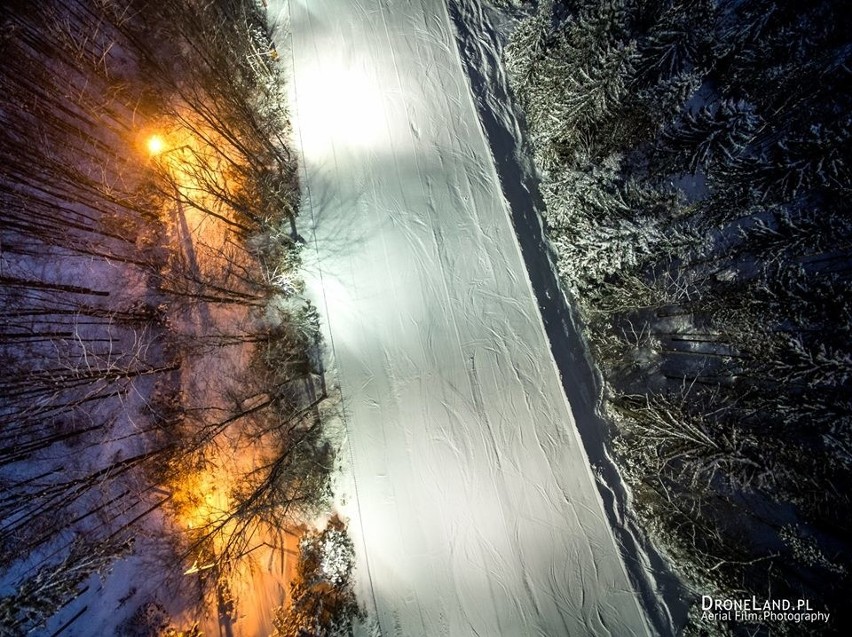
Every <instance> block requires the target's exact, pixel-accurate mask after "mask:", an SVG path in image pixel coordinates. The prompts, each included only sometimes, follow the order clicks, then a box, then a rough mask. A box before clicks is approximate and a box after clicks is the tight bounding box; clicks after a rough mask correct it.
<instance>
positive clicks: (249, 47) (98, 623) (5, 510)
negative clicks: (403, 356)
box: [0, 0, 346, 637]
mask: <svg viewBox="0 0 852 637" xmlns="http://www.w3.org/2000/svg"><path fill="white" fill-rule="evenodd" d="M12 4H13V5H14V6H11V5H7V4H4V5H3V8H2V12H0V21H2V25H3V27H4V33H5V34H6V35H5V36H4V38H3V40H2V42H0V45H2V53H3V55H4V60H5V61H6V62H5V63H4V65H3V68H2V70H1V71H0V82H2V87H3V101H2V102H0V118H2V124H3V126H2V133H0V134H2V145H0V153H2V161H3V172H2V174H0V204H2V208H0V214H2V221H3V224H2V227H0V232H2V235H0V249H2V252H1V253H0V276H2V289H0V294H2V304H3V308H4V317H3V322H2V330H0V360H2V363H3V368H2V371H0V396H2V403H0V416H2V429H0V441H2V446H0V484H2V497H1V498H0V507H1V508H0V531H2V541H0V569H2V570H1V571H0V573H2V579H0V634H2V635H4V636H6V635H10V636H17V635H23V634H29V633H33V632H38V633H43V634H56V635H59V634H63V635H80V636H86V637H87V636H90V635H104V634H116V635H145V636H148V635H160V634H170V635H171V634H180V635H195V634H198V633H199V632H203V633H204V634H220V633H221V634H243V635H255V634H269V633H271V632H272V631H273V621H275V620H280V619H281V618H282V617H284V616H285V615H286V613H284V614H283V615H282V613H283V611H281V612H278V611H279V610H280V607H281V605H282V603H283V602H284V601H285V598H286V597H287V593H288V590H289V588H290V580H291V579H293V576H294V575H296V580H298V576H299V573H303V574H304V572H305V568H306V567H305V566H304V564H302V562H303V560H301V561H300V559H296V558H297V557H298V556H301V557H304V554H303V553H302V551H301V548H299V550H297V544H298V542H297V536H298V535H299V534H301V532H302V530H303V529H302V527H301V525H302V524H303V523H305V522H310V521H313V520H314V519H315V518H316V516H317V515H320V514H322V515H327V507H328V505H329V503H330V495H329V477H330V472H331V471H332V468H333V462H334V460H333V458H334V449H333V444H334V443H333V441H330V440H328V439H327V437H326V435H325V433H324V432H323V431H322V427H321V423H322V422H323V418H322V414H321V410H322V409H323V408H324V403H323V401H324V399H325V396H326V394H325V388H324V384H323V382H322V376H321V374H322V369H321V367H318V366H317V364H316V361H317V356H316V352H317V347H318V343H317V338H318V332H317V323H316V317H315V313H314V312H313V310H312V308H311V306H310V304H309V303H307V302H306V301H305V300H304V298H303V297H302V296H301V288H302V284H301V282H300V279H299V275H298V268H299V244H298V242H297V241H295V240H294V238H293V236H292V218H293V216H294V215H295V207H296V205H297V204H298V188H297V184H296V180H295V177H294V170H295V168H294V163H293V161H292V159H291V157H290V155H289V151H288V148H287V146H286V143H285V141H284V140H286V138H287V134H288V122H287V117H286V112H285V110H284V106H285V104H284V98H283V93H282V82H281V78H280V76H279V74H278V70H277V66H276V64H275V56H276V52H275V50H274V48H273V46H272V44H271V41H270V40H269V38H268V34H267V31H266V22H265V16H264V14H263V11H262V9H261V7H260V6H259V5H258V4H257V3H255V2H251V1H246V2H236V3H225V2H221V3H196V2H194V1H193V0H186V1H185V2H176V3H171V4H170V5H169V6H163V7H158V8H157V7H153V6H151V5H149V4H147V3H138V2H135V1H134V0H129V1H128V2H114V3H113V2H103V3H101V2H98V3H94V2H89V1H87V0H80V1H79V2H45V3H40V4H39V5H37V6H36V5H30V4H28V3H12ZM142 5H144V6H142ZM323 537H326V536H323ZM327 537H332V538H333V539H334V540H335V541H336V542H338V544H339V545H342V546H344V547H345V545H346V543H345V541H344V540H342V539H341V534H340V533H339V529H338V528H337V527H335V529H334V532H333V533H331V534H330V535H328V536H327ZM297 554H298V555H297ZM297 565H298V568H295V567H296V566H297ZM335 577H336V578H337V584H336V586H338V588H339V584H340V583H341V582H342V580H341V579H340V576H339V574H338V575H335ZM330 588H332V589H334V588H335V586H331V587H330ZM282 621H283V620H282ZM179 629H181V630H179Z"/></svg>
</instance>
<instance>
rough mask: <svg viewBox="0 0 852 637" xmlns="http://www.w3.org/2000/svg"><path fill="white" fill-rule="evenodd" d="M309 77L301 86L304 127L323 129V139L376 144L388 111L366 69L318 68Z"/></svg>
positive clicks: (324, 141)
mask: <svg viewBox="0 0 852 637" xmlns="http://www.w3.org/2000/svg"><path fill="white" fill-rule="evenodd" d="M305 77H306V78H310V79H309V80H308V79H306V80H302V81H301V82H300V83H299V87H298V91H299V95H298V99H299V115H298V117H299V120H300V122H301V128H302V130H303V131H322V132H323V138H324V139H323V140H322V141H321V143H326V144H330V143H334V144H345V145H351V146H355V147H359V148H370V147H372V146H374V145H375V143H376V138H377V137H379V136H381V134H382V132H383V131H384V129H385V111H384V104H383V101H382V96H381V94H380V93H379V90H378V88H376V87H375V86H374V82H372V81H371V78H370V77H369V76H368V74H367V73H366V72H364V71H361V70H357V69H344V68H334V69H331V70H329V69H323V70H322V71H320V70H319V69H317V70H316V72H314V73H311V74H305ZM304 141H305V143H306V144H310V143H312V140H310V139H305V140H304ZM317 141H320V140H317Z"/></svg>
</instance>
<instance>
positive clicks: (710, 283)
mask: <svg viewBox="0 0 852 637" xmlns="http://www.w3.org/2000/svg"><path fill="white" fill-rule="evenodd" d="M501 4H502V5H503V6H506V3H505V2H504V3H501ZM512 5H513V6H514V7H515V8H514V11H515V15H516V16H517V17H518V19H519V22H518V25H517V28H515V30H514V31H513V32H512V35H511V37H510V40H509V42H508V45H507V48H506V53H505V64H506V66H507V68H508V72H509V75H510V83H511V87H512V90H513V92H514V96H515V99H516V100H517V101H518V103H519V105H520V107H521V109H522V111H523V114H524V116H525V122H526V128H527V130H526V134H527V137H528V139H529V142H530V144H531V146H532V148H533V149H534V155H535V162H536V167H537V170H538V172H539V177H540V189H541V194H542V198H543V200H544V203H545V205H546V211H545V213H544V216H545V218H544V225H545V231H546V234H547V237H548V240H549V242H550V244H551V246H552V249H553V252H554V255H555V257H554V258H555V262H556V268H557V269H558V274H559V277H560V280H561V282H562V284H563V286H564V289H565V290H566V292H567V295H568V297H569V298H570V300H571V302H572V304H574V305H576V307H577V308H578V311H579V313H580V315H581V318H582V322H583V329H584V331H585V333H584V337H585V340H586V341H587V343H588V346H589V348H590V350H591V353H592V355H593V358H594V360H595V363H596V365H597V366H598V367H599V369H600V372H601V375H602V379H603V380H602V399H601V411H602V412H603V413H604V414H605V415H606V417H607V419H608V422H609V423H611V426H612V435H613V442H612V445H613V449H614V452H615V455H616V457H617V461H618V463H619V466H620V468H621V471H622V473H623V476H624V479H625V480H626V482H627V483H628V485H629V487H630V489H631V491H632V496H633V497H632V500H633V505H634V507H635V508H636V511H637V515H638V516H639V518H640V520H641V522H642V524H643V526H644V529H645V531H646V533H647V534H648V535H649V537H650V538H651V539H652V540H653V541H654V542H655V543H656V544H657V545H659V547H660V549H661V550H662V552H663V554H664V555H665V556H666V557H667V559H668V561H669V562H670V563H671V564H672V565H673V567H674V568H675V569H676V571H677V572H678V574H679V576H680V577H681V578H682V579H683V580H684V582H685V584H686V586H687V588H688V590H689V591H690V594H691V595H692V596H693V597H692V602H693V606H692V610H691V611H690V619H689V625H688V626H687V627H686V629H685V632H686V634H692V635H699V634H700V635H763V634H773V635H786V634H791V635H792V634H795V635H805V634H828V633H832V634H833V633H834V632H836V631H839V627H838V626H837V625H836V624H834V625H833V626H834V627H833V628H832V627H830V626H826V625H825V624H804V623H803V624H795V623H789V622H788V623H785V622H775V623H773V622H767V623H764V624H761V625H756V624H750V623H747V622H738V621H735V620H733V619H732V620H731V621H722V622H717V621H710V620H707V619H705V620H702V617H701V609H700V605H699V603H698V601H699V598H700V596H701V595H712V596H714V597H717V598H743V597H751V596H752V595H754V596H756V597H757V598H758V599H779V598H791V599H797V598H804V599H809V600H811V601H812V606H813V608H814V610H827V611H829V612H831V613H833V614H834V616H836V615H837V613H842V612H843V610H844V608H845V605H846V604H847V603H848V592H849V590H850V573H849V569H850V565H851V564H852V562H851V561H850V557H852V553H850V551H852V546H850V538H852V528H850V521H852V510H850V494H852V479H850V475H851V474H850V467H851V466H852V429H850V424H852V423H850V413H852V405H850V399H852V392H850V389H852V375H851V374H852V339H850V330H852V306H850V303H851V302H852V295H850V287H852V279H850V273H851V272H852V216H850V214H849V211H848V205H849V196H850V194H852V193H851V192H850V147H852V146H850V134H852V99H851V98H852V95H850V87H852V78H850V74H851V73H852V66H850V64H852V40H850V33H852V24H850V21H852V13H850V11H849V10H848V6H847V5H846V3H843V2H832V1H830V0H822V1H818V2H804V1H798V0H675V1H669V0H544V1H542V2H538V3H534V5H533V4H530V3H525V2H515V3H512Z"/></svg>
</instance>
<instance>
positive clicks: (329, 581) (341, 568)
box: [273, 516, 363, 637]
mask: <svg viewBox="0 0 852 637" xmlns="http://www.w3.org/2000/svg"><path fill="white" fill-rule="evenodd" d="M354 567H355V547H354V546H353V544H352V540H351V539H350V538H349V536H348V535H347V533H346V525H345V524H344V523H343V522H342V521H341V520H340V518H338V517H337V516H334V517H333V518H331V520H329V522H328V525H327V526H326V528H325V529H324V530H323V531H321V532H318V533H317V532H315V533H308V534H307V535H306V536H305V537H304V538H303V539H302V541H301V543H300V544H299V563H298V565H297V567H296V578H295V580H294V581H293V583H292V585H291V588H290V603H289V604H288V605H287V606H284V607H282V608H280V609H279V610H278V612H277V613H276V617H275V620H274V622H273V623H274V626H275V632H274V633H273V637H345V636H347V635H351V634H352V629H353V625H354V622H355V620H357V619H361V618H363V613H362V611H361V610H360V609H359V607H358V604H357V602H356V600H355V593H354V592H353V590H352V584H353V582H352V570H353V568H354Z"/></svg>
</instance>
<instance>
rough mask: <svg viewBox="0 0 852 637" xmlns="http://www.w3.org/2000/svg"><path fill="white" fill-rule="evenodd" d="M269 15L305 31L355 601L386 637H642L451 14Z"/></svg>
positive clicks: (388, 9)
mask: <svg viewBox="0 0 852 637" xmlns="http://www.w3.org/2000/svg"><path fill="white" fill-rule="evenodd" d="M269 10H270V16H272V19H273V20H276V19H278V20H280V21H283V22H289V29H290V31H291V33H292V35H291V38H292V41H291V42H290V43H289V44H288V43H281V42H279V44H280V47H279V50H282V51H283V50H286V48H287V47H289V46H291V47H292V60H291V62H290V63H291V64H292V68H291V69H290V71H291V73H292V77H291V78H290V82H291V86H290V89H291V91H292V95H293V97H292V99H293V110H294V113H293V115H294V120H295V124H296V129H297V133H298V136H297V139H298V141H299V143H300V144H301V160H302V169H303V174H304V184H303V187H304V201H303V208H302V216H303V223H304V220H307V221H308V222H310V223H311V224H312V228H311V232H310V234H309V233H308V232H304V231H303V233H304V234H305V235H306V236H310V239H309V243H311V244H312V247H313V248H315V252H316V254H315V255H314V256H313V257H309V258H308V264H307V267H308V285H309V289H310V290H311V293H312V294H313V295H314V298H315V300H316V302H317V305H318V307H319V308H320V310H321V313H322V314H323V315H324V318H325V321H326V324H327V330H328V332H327V343H328V344H329V348H330V352H329V355H330V358H331V360H332V361H333V363H334V366H335V368H336V371H337V374H338V380H339V384H340V388H341V392H342V395H343V404H344V409H345V418H346V424H347V430H348V435H349V445H350V447H351V470H352V473H353V480H354V482H355V484H357V493H356V495H357V503H351V506H349V507H348V510H347V511H345V513H346V514H347V515H348V516H349V517H350V518H351V523H350V532H351V533H352V535H353V538H354V539H355V541H356V545H357V546H358V547H359V549H360V550H359V567H358V569H359V570H358V593H359V597H360V599H361V600H362V601H363V602H365V603H366V604H367V605H368V609H369V611H370V613H371V615H373V616H374V619H375V620H376V621H377V622H378V627H379V630H380V632H381V634H382V635H386V636H391V635H405V636H418V635H423V636H429V637H431V636H439V635H481V636H482V637H493V636H500V635H505V636H515V635H518V636H521V635H545V636H550V637H553V636H558V635H615V636H623V635H642V634H648V633H649V632H650V629H649V626H648V622H647V619H646V617H645V614H644V612H643V610H642V609H641V607H640V604H639V601H638V597H637V594H636V593H635V591H634V590H633V588H632V586H631V584H630V582H629V579H628V577H627V574H626V571H625V568H624V565H623V564H622V561H621V557H620V555H619V551H618V548H617V546H616V543H615V540H614V538H613V534H612V531H611V529H610V528H609V523H608V521H607V518H606V516H605V514H604V509H603V504H602V502H601V498H600V495H599V493H598V491H597V488H596V486H595V480H594V476H593V474H592V471H591V469H590V467H589V462H588V458H587V457H586V454H585V452H584V450H583V447H582V445H581V442H580V439H579V435H578V433H577V430H576V427H575V425H574V421H573V418H572V415H571V410H570V407H569V405H568V403H567V400H566V398H565V394H564V392H563V390H562V387H561V383H560V378H559V374H558V372H557V369H556V366H555V364H554V361H553V358H552V356H551V352H550V349H549V346H548V342H547V339H546V337H545V332H544V328H543V326H542V319H541V316H540V314H539V310H538V307H537V305H536V301H535V298H534V295H533V291H532V288H531V286H530V283H529V280H528V278H527V275H526V272H525V269H524V264H523V261H522V258H521V253H520V249H519V246H518V242H517V239H516V237H515V235H514V232H513V229H512V224H511V221H510V217H509V211H508V204H507V202H506V201H505V199H504V197H503V195H502V193H501V188H500V184H499V180H498V177H497V174H496V171H495V167H494V162H493V158H492V156H491V152H490V150H489V149H488V146H487V143H486V141H485V138H484V136H483V133H482V130H481V128H480V125H479V121H478V118H477V112H476V109H475V106H474V103H473V101H472V98H471V93H470V87H469V85H468V83H467V79H466V77H465V74H464V71H463V67H462V64H461V60H460V58H459V54H458V52H457V48H456V42H455V35H454V30H453V27H452V26H451V22H450V19H449V16H448V15H447V9H446V6H445V4H444V3H443V2H441V1H440V0H290V2H289V3H285V2H283V1H281V0H279V1H278V2H275V1H271V2H270V3H269ZM278 37H281V35H280V34H279V35H278ZM285 45H286V46H285Z"/></svg>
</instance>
